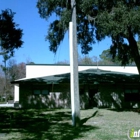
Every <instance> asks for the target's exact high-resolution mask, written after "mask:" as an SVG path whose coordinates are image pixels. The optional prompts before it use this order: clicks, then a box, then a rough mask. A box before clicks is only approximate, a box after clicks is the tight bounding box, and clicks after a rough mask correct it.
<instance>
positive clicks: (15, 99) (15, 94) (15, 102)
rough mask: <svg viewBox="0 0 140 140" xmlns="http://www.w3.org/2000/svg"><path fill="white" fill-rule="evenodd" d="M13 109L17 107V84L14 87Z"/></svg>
mask: <svg viewBox="0 0 140 140" xmlns="http://www.w3.org/2000/svg"><path fill="white" fill-rule="evenodd" d="M14 107H19V84H15V85H14Z"/></svg>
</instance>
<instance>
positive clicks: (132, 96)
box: [124, 89, 140, 102]
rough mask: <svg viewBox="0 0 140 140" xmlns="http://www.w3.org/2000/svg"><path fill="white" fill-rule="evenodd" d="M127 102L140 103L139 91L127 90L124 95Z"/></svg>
mask: <svg viewBox="0 0 140 140" xmlns="http://www.w3.org/2000/svg"><path fill="white" fill-rule="evenodd" d="M124 98H125V101H129V102H130V101H134V102H137V101H140V93H139V90H138V89H126V90H125V93H124Z"/></svg>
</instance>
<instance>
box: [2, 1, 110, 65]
mask: <svg viewBox="0 0 140 140" xmlns="http://www.w3.org/2000/svg"><path fill="white" fill-rule="evenodd" d="M36 3H37V0H0V12H1V10H5V9H7V8H9V9H11V10H12V11H13V12H16V14H15V16H14V21H15V22H16V23H17V24H19V28H21V29H23V33H24V35H23V37H22V40H23V41H24V44H23V45H22V47H21V48H20V49H18V50H16V51H15V55H14V57H13V58H12V59H15V60H16V61H17V62H18V63H20V62H26V61H28V60H29V61H32V62H34V63H36V64H53V63H56V62H58V61H64V60H68V61H69V41H68V35H67V34H66V36H65V38H64V40H63V42H62V43H61V44H60V46H59V49H58V51H57V54H56V55H54V54H53V53H52V52H50V51H49V43H48V42H47V41H45V36H46V34H47V30H48V27H49V23H50V22H51V21H52V20H55V19H56V17H55V16H53V17H51V18H50V19H49V20H48V21H46V20H45V19H42V18H40V15H39V14H38V9H37V8H36ZM110 43H111V42H110V40H109V39H105V40H104V41H102V42H100V43H96V44H93V50H92V51H91V52H90V53H89V56H97V57H99V55H100V54H101V53H102V51H103V50H105V49H107V48H109V46H110ZM78 50H79V54H80V55H82V54H81V51H80V48H79V49H78ZM1 62H2V56H0V63H1Z"/></svg>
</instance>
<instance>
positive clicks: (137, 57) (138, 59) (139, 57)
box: [128, 27, 140, 75]
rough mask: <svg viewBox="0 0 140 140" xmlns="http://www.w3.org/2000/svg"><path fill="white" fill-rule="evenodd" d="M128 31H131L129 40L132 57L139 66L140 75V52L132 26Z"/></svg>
mask: <svg viewBox="0 0 140 140" xmlns="http://www.w3.org/2000/svg"><path fill="white" fill-rule="evenodd" d="M128 33H129V37H128V42H129V46H130V53H131V55H132V57H133V58H134V61H135V63H136V66H137V69H138V72H139V75H140V54H139V50H138V46H137V42H136V40H135V38H134V36H133V33H132V31H131V27H128Z"/></svg>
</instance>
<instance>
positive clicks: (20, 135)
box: [0, 108, 140, 140]
mask: <svg viewBox="0 0 140 140" xmlns="http://www.w3.org/2000/svg"><path fill="white" fill-rule="evenodd" d="M97 110H98V112H96V111H97ZM95 112H96V113H95ZM81 122H82V123H83V124H82V125H81V126H80V127H76V128H75V127H73V126H72V125H71V124H72V122H71V110H68V109H62V110H47V109H46V110H45V109H44V110H43V109H39V110H37V109H36V110H35V109H29V110H23V109H21V110H15V109H7V108H0V140H127V139H128V137H127V132H128V130H131V129H132V128H134V129H135V130H139V129H140V116H139V113H137V112H132V111H121V112H117V111H111V110H107V109H90V110H81Z"/></svg>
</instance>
